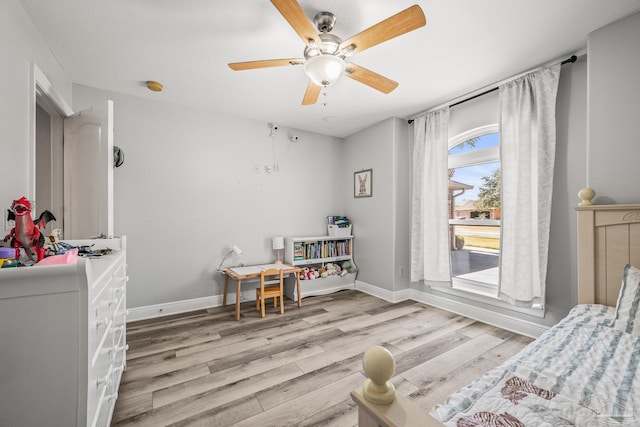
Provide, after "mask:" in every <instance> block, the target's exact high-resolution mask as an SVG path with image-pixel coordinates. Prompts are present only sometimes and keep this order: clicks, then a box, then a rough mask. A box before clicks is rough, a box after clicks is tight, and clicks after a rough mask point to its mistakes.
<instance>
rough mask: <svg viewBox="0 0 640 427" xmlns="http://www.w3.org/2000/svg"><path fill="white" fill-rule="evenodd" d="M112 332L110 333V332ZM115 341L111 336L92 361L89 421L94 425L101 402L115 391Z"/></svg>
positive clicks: (88, 394)
mask: <svg viewBox="0 0 640 427" xmlns="http://www.w3.org/2000/svg"><path fill="white" fill-rule="evenodd" d="M109 332H110V331H109ZM113 355H114V351H113V340H112V338H111V334H110V333H109V334H108V337H107V339H106V340H105V341H103V342H102V343H101V345H100V346H99V347H98V349H97V350H96V353H95V354H94V356H93V358H92V360H91V361H90V366H89V372H88V384H87V421H88V422H89V425H100V424H93V422H94V421H95V420H96V419H97V416H98V412H100V410H101V409H100V405H101V402H102V401H103V400H104V397H105V396H106V395H108V394H110V393H111V390H112V389H113Z"/></svg>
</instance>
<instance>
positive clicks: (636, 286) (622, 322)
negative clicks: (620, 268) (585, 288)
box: [613, 264, 640, 336]
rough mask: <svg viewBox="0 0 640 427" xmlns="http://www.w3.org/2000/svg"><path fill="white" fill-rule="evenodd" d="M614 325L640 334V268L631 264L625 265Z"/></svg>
mask: <svg viewBox="0 0 640 427" xmlns="http://www.w3.org/2000/svg"><path fill="white" fill-rule="evenodd" d="M613 327H614V328H616V329H620V330H622V331H625V332H628V333H630V334H633V335H638V336H640V270H638V269H637V268H635V267H633V266H631V265H629V264H627V265H626V266H625V267H624V276H623V278H622V286H621V287H620V293H619V294H618V302H617V303H616V317H615V322H614V325H613Z"/></svg>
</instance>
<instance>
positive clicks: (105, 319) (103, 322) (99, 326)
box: [96, 317, 109, 329]
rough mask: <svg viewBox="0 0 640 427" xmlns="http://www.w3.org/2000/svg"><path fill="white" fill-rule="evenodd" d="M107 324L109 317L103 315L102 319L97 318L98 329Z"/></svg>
mask: <svg viewBox="0 0 640 427" xmlns="http://www.w3.org/2000/svg"><path fill="white" fill-rule="evenodd" d="M108 324H109V318H108V317H105V318H104V319H102V320H98V321H97V322H96V329H100V328H101V327H103V326H107V325H108Z"/></svg>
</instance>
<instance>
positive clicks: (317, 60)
mask: <svg viewBox="0 0 640 427" xmlns="http://www.w3.org/2000/svg"><path fill="white" fill-rule="evenodd" d="M344 68H345V64H344V61H343V60H342V58H340V57H338V56H334V55H328V54H322V55H318V56H312V57H310V58H309V59H307V60H306V62H305V63H304V72H305V74H306V75H307V77H309V78H310V79H311V81H313V82H314V83H315V84H317V85H318V86H329V85H331V84H333V83H335V82H336V80H338V78H339V77H340V76H341V75H342V73H344Z"/></svg>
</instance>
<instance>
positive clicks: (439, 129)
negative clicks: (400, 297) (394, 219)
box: [411, 107, 451, 286]
mask: <svg viewBox="0 0 640 427" xmlns="http://www.w3.org/2000/svg"><path fill="white" fill-rule="evenodd" d="M413 125H414V139H413V140H414V146H413V188H412V195H411V281H412V282H417V281H419V280H424V281H425V283H426V284H430V285H434V284H438V285H447V286H450V285H451V264H450V259H449V258H450V257H449V221H448V216H449V215H448V213H449V210H448V203H447V191H448V178H449V175H448V173H447V161H448V159H447V157H448V146H447V144H448V129H449V108H448V107H446V108H444V109H441V110H437V111H433V112H431V113H427V114H424V115H422V116H419V117H418V118H416V119H414V122H413Z"/></svg>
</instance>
